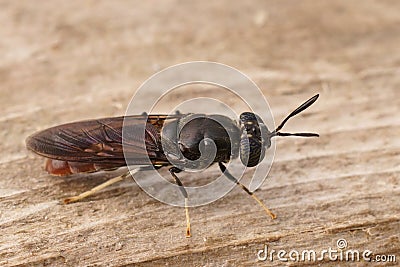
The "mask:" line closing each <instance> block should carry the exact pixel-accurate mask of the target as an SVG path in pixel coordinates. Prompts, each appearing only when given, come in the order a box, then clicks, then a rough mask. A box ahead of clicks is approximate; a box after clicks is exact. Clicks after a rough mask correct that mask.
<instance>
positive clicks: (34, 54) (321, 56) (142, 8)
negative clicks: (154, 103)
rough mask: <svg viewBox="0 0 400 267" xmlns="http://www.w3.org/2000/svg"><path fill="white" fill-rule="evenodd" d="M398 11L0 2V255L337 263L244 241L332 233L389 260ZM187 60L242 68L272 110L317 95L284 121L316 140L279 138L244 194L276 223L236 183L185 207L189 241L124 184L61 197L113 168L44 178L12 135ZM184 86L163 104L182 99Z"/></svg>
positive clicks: (285, 243)
mask: <svg viewBox="0 0 400 267" xmlns="http://www.w3.org/2000/svg"><path fill="white" fill-rule="evenodd" d="M399 8H400V6H399V3H398V2H397V1H379V2H378V1H363V2H359V1H351V2H346V1H329V2H328V1H318V2H316V1H278V2H276V1H252V2H249V3H242V4H239V3H237V4H233V3H232V2H230V1H218V2H213V3H209V4H204V3H203V2H202V1H188V2H181V1H177V0H169V1H162V2H158V3H157V4H155V3H145V2H143V1H137V2H129V1H127V2H119V3H113V2H111V1H91V0H86V1H79V2H78V1H76V2H67V1H50V2H43V3H41V4H40V5H38V4H37V3H36V2H34V1H1V2H0V10H1V11H0V24H1V25H3V26H2V27H0V36H1V38H0V39H1V41H0V95H1V97H0V106H1V110H2V112H1V114H0V139H1V140H2V141H1V142H0V151H1V152H2V153H1V155H0V231H1V235H0V265H1V266H44V265H49V266H122V265H138V266H160V265H171V266H178V265H180V266H254V265H260V266H266V265H272V266H281V265H290V266H292V265H293V266H294V265H295V266H300V265H321V266H336V265H337V262H335V261H329V260H328V259H325V260H324V261H314V262H313V261H300V262H293V261H289V262H281V261H279V260H278V259H277V258H275V260H274V261H273V262H271V261H268V260H267V261H258V260H257V252H258V251H259V250H261V249H263V248H264V246H265V245H268V247H269V249H274V250H276V251H278V250H280V249H283V250H286V251H290V250H294V249H296V250H299V251H302V250H306V249H313V250H315V251H322V250H323V249H328V248H329V247H332V248H334V249H335V248H336V241H337V240H338V239H341V238H344V239H346V241H347V243H348V247H347V248H348V249H357V250H360V251H364V250H367V249H368V250H371V251H372V252H373V255H379V254H381V255H396V257H397V264H398V262H399V261H400V235H399V233H400V216H399V214H400V208H399V207H400V205H399V204H400V187H399V182H400V164H399V163H400V138H399V137H400V118H399V115H398V114H399V113H400V91H399V88H400V49H399V45H398V44H399V43H400V28H399V27H398V25H399V23H400V16H399V14H398V10H399ZM191 60H211V61H217V62H222V63H225V64H228V65H231V66H233V67H236V68H238V69H239V70H241V71H243V72H244V73H246V74H247V75H248V76H249V77H250V78H251V79H253V80H254V81H255V82H256V83H257V84H258V85H259V87H260V88H261V90H262V91H263V93H264V95H265V96H266V97H267V99H268V102H269V104H270V105H271V109H272V112H273V114H274V116H275V120H276V121H280V120H281V119H282V118H283V117H284V116H285V115H286V114H287V113H288V112H290V111H291V110H293V109H294V108H295V107H297V106H298V105H299V104H300V103H301V102H303V101H304V100H306V99H307V98H308V97H310V96H312V95H313V94H315V93H320V95H321V96H320V99H319V100H318V101H317V103H316V104H315V105H314V106H313V107H312V108H310V109H309V110H307V112H306V113H304V114H303V115H301V116H299V117H298V118H296V119H293V120H291V121H290V122H289V123H288V125H286V126H285V129H287V130H291V131H296V130H311V131H315V132H318V133H319V134H320V135H321V137H320V138H319V139H300V138H286V139H285V138H280V139H279V140H277V150H276V155H275V161H274V164H273V166H272V169H271V171H270V173H269V176H268V179H267V180H266V182H265V183H264V184H263V185H262V187H261V188H260V189H259V190H258V191H257V195H258V196H259V197H260V198H261V199H262V200H263V201H264V202H265V203H266V204H267V205H268V206H269V207H270V208H271V209H272V210H273V211H274V212H275V213H276V214H277V215H278V218H277V219H276V220H273V221H272V220H271V219H270V218H269V217H267V216H266V215H265V214H264V213H263V211H262V210H261V209H260V208H259V206H258V205H257V204H256V203H255V202H254V200H253V199H251V198H249V197H248V196H247V195H246V194H245V193H244V192H243V191H242V190H240V188H235V189H233V190H232V192H230V193H229V194H228V195H226V196H225V197H224V198H222V199H219V200H217V201H216V202H214V203H212V204H210V205H207V206H202V207H196V208H192V209H190V213H191V219H192V231H193V237H192V238H190V239H187V238H185V235H184V230H185V214H184V210H183V209H182V208H177V207H171V206H168V205H165V204H163V203H160V202H158V201H156V200H154V199H153V198H151V197H150V196H148V195H147V194H146V193H144V192H143V191H142V190H141V189H140V188H139V187H138V186H137V185H136V184H135V183H134V182H133V181H124V182H122V183H120V184H117V185H115V186H112V187H110V188H107V189H105V190H104V191H102V192H100V193H99V194H96V195H95V196H93V197H90V198H89V199H87V200H85V201H82V202H79V203H75V204H71V205H62V204H60V203H59V201H60V200H61V199H62V198H64V197H67V196H71V195H74V194H77V193H80V192H82V191H85V190H88V189H90V188H92V187H94V186H96V185H98V184H99V183H101V182H103V181H105V180H107V179H108V178H110V177H112V176H114V175H115V174H112V173H99V174H92V175H79V176H72V177H67V178H55V177H51V176H49V175H48V174H46V173H45V172H44V171H43V168H42V166H43V159H42V158H40V157H38V156H35V155H32V154H30V153H28V152H27V151H26V149H25V144H24V140H25V138H26V137H27V136H28V135H29V134H31V133H33V132H35V131H37V130H41V129H45V128H46V127H49V126H53V125H57V124H61V123H66V122H70V121H76V120H80V119H90V118H97V117H104V116H116V115H121V114H123V113H124V111H125V108H126V106H127V104H128V103H129V99H130V98H131V96H132V95H133V93H134V92H135V90H136V89H137V88H138V86H139V85H140V84H141V83H142V82H143V81H145V80H146V79H147V78H148V77H149V76H151V75H152V74H153V73H155V72H156V71H158V70H160V69H163V68H165V67H168V66H171V65H173V64H177V63H181V62H185V61H191ZM182 92H184V91H182ZM182 92H181V93H180V94H177V95H176V96H175V100H174V101H177V102H179V101H180V100H182V99H185V98H187V97H191V95H190V94H191V93H190V94H189V95H186V94H185V93H182ZM211 94H213V96H215V97H224V94H223V93H221V92H220V91H215V92H212V91H211ZM193 96H195V95H193ZM227 101H229V100H227ZM231 102H232V103H230V104H231V105H239V104H238V103H236V102H235V101H231ZM160 108H161V109H163V108H165V109H167V108H168V106H167V105H166V103H164V104H162V105H161V107H160ZM162 173H164V174H166V171H165V170H163V171H162ZM218 174H219V172H218V169H217V168H215V167H212V168H210V169H209V170H208V171H207V172H204V173H200V174H195V175H191V174H190V173H182V174H180V177H182V180H183V181H184V182H185V183H188V184H196V183H200V182H204V181H207V179H212V177H216V176H217V175H218ZM251 174H252V170H249V171H248V176H251ZM346 264H349V263H346ZM353 264H354V265H356V266H364V265H366V263H365V262H363V261H360V262H357V263H353ZM380 265H382V266H385V265H388V266H394V265H396V263H381V264H380Z"/></svg>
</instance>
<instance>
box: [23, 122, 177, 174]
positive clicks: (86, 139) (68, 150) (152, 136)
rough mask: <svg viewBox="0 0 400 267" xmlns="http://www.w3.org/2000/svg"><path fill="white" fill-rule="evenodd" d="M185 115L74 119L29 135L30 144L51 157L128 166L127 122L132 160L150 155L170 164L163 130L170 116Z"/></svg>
mask: <svg viewBox="0 0 400 267" xmlns="http://www.w3.org/2000/svg"><path fill="white" fill-rule="evenodd" d="M181 116H182V115H181V114H178V115H173V116H167V115H138V116H127V117H115V118H103V119H97V120H87V121H80V122H73V123H68V124H63V125H59V126H55V127H52V128H49V129H46V130H43V131H41V132H38V133H35V134H33V135H31V136H29V137H28V138H27V140H26V146H27V148H28V149H30V150H32V151H34V152H35V153H37V154H39V155H41V156H44V157H47V158H50V159H56V160H61V161H71V162H87V163H94V164H109V165H111V166H115V167H118V166H125V165H126V163H125V157H124V151H123V147H122V140H123V137H122V129H123V125H124V123H125V125H124V127H126V128H125V129H126V131H125V133H124V134H125V135H124V141H125V154H126V155H128V157H129V162H134V163H135V164H137V165H143V164H148V163H149V161H148V159H150V160H151V162H152V163H153V164H160V165H168V161H167V159H166V157H165V156H164V153H163V151H162V146H161V137H160V131H161V128H162V126H163V124H164V122H165V121H166V120H175V119H178V118H180V117H181ZM124 119H125V121H124ZM143 125H145V132H144V143H143Z"/></svg>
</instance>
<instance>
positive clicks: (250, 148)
mask: <svg viewBox="0 0 400 267" xmlns="http://www.w3.org/2000/svg"><path fill="white" fill-rule="evenodd" d="M264 154H265V148H264V146H263V144H262V143H261V142H260V141H259V140H257V139H256V138H253V137H247V135H242V138H241V139H240V160H241V161H242V164H243V165H245V166H247V167H254V166H256V165H257V164H258V163H259V162H260V161H261V160H262V159H263V158H264Z"/></svg>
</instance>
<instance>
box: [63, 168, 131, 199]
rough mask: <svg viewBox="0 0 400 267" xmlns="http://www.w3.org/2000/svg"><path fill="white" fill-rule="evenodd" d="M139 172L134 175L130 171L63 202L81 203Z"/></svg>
mask: <svg viewBox="0 0 400 267" xmlns="http://www.w3.org/2000/svg"><path fill="white" fill-rule="evenodd" d="M137 171H138V170H134V171H133V172H132V173H131V172H130V171H128V172H127V173H124V174H122V175H120V176H117V177H114V178H112V179H110V180H108V181H106V182H104V183H102V184H100V185H98V186H96V187H93V188H92V189H90V190H89V191H86V192H83V193H81V194H79V195H77V196H72V197H69V198H65V199H64V200H63V202H64V204H69V203H72V202H77V201H79V200H81V199H84V198H86V197H88V196H91V195H93V194H95V193H96V192H98V191H100V190H102V189H104V188H106V187H107V186H110V185H112V184H115V183H117V182H120V181H122V180H124V179H125V178H127V177H130V176H132V175H133V174H134V173H136V172H137Z"/></svg>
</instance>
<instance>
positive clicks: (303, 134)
mask: <svg viewBox="0 0 400 267" xmlns="http://www.w3.org/2000/svg"><path fill="white" fill-rule="evenodd" d="M318 97H319V94H316V95H315V96H313V97H311V98H310V99H308V100H307V101H306V102H304V103H303V104H301V105H300V106H299V107H298V108H296V109H295V110H294V111H292V113H290V114H289V115H288V116H287V117H286V118H285V119H284V120H283V121H282V122H281V124H280V125H279V126H278V127H277V128H276V129H275V130H274V131H273V132H271V134H270V136H271V137H273V136H303V137H318V136H319V134H316V133H281V132H279V131H280V130H281V129H282V128H283V126H284V125H285V123H286V122H287V121H288V120H289V119H290V118H291V117H293V116H296V115H297V114H299V113H300V112H302V111H304V110H305V109H307V108H308V107H309V106H311V105H312V104H314V102H315V101H317V99H318Z"/></svg>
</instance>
